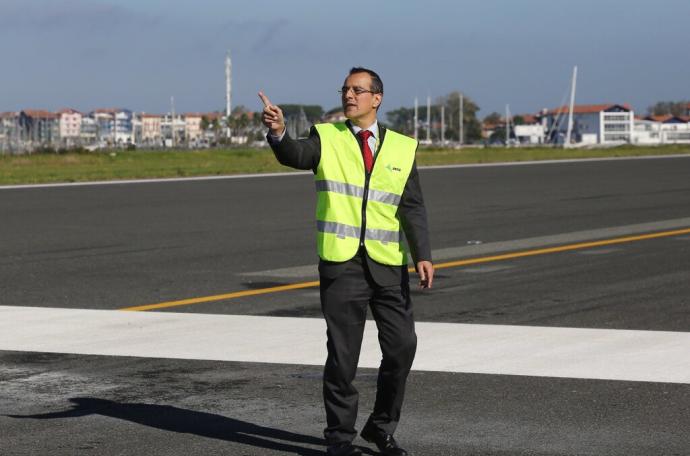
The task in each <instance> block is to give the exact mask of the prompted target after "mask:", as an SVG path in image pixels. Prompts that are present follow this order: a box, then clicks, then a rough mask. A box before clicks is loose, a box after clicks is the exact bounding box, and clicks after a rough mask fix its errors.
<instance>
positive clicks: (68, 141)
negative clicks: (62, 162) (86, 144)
mask: <svg viewBox="0 0 690 456" xmlns="http://www.w3.org/2000/svg"><path fill="white" fill-rule="evenodd" d="M57 114H58V115H59V116H60V143H61V144H62V145H63V146H67V147H71V146H74V145H77V144H79V143H81V119H82V117H83V116H82V114H81V113H80V112H79V111H77V110H75V109H71V108H65V109H61V110H59V111H58V112H57Z"/></svg>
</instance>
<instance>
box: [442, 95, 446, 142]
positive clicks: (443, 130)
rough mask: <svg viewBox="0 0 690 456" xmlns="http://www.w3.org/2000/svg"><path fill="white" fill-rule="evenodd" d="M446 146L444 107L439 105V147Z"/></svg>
mask: <svg viewBox="0 0 690 456" xmlns="http://www.w3.org/2000/svg"><path fill="white" fill-rule="evenodd" d="M445 144H446V105H444V104H442V105H441V145H442V146H444V145H445Z"/></svg>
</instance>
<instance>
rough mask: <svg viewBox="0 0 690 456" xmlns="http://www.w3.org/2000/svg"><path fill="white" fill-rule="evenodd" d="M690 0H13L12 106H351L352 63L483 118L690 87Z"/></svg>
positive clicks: (3, 26) (0, 79)
mask: <svg viewBox="0 0 690 456" xmlns="http://www.w3.org/2000/svg"><path fill="white" fill-rule="evenodd" d="M689 17H690V1H687V0H657V1H653V2H652V1H648V0H647V1H642V0H579V1H577V2H570V1H565V0H550V1H546V0H482V1H475V0H472V1H462V0H457V1H450V0H448V1H446V0H426V1H423V2H420V1H400V0H398V1H394V0H378V1H370V2H364V1H359V0H355V1H350V2H347V3H345V2H334V1H327V0H321V1H316V0H291V1H284V0H283V1H278V0H275V1H274V0H254V1H244V2H239V1H233V0H225V1H220V0H198V1H196V2H190V1H179V0H167V1H162V0H148V1H147V0H137V1H133V0H119V1H105V0H0V111H6V110H16V109H22V108H46V109H51V110H54V109H58V108H61V107H74V108H76V109H80V110H85V111H88V110H90V109H93V108H96V107H111V106H118V107H127V108H130V109H133V110H135V111H145V112H155V113H160V112H166V111H168V110H169V103H170V96H171V95H173V96H174V97H175V103H176V109H177V111H180V112H182V111H210V110H218V109H223V107H224V105H225V103H224V62H223V60H224V56H225V52H226V50H228V49H230V50H231V53H232V58H233V73H234V86H233V89H234V94H233V104H234V105H238V104H242V105H245V106H247V107H249V108H251V109H253V110H259V108H260V101H259V99H258V98H257V97H256V92H257V91H258V90H259V89H263V90H264V91H265V92H266V93H267V94H268V95H269V97H270V98H271V99H272V101H274V102H275V103H306V104H320V105H322V106H323V107H324V108H325V109H329V108H332V107H335V106H337V105H338V104H339V97H338V94H337V92H336V91H337V89H338V88H339V87H340V85H341V84H342V80H343V78H344V76H345V75H346V73H347V71H348V69H349V68H350V67H351V66H354V65H363V66H369V67H371V68H373V69H375V70H376V71H378V72H379V74H380V75H381V76H382V79H383V81H384V85H385V89H386V93H385V97H384V105H383V109H384V111H386V110H390V109H395V108H398V107H400V106H412V104H413V99H414V97H415V96H417V97H419V99H420V103H423V102H424V101H423V100H425V98H426V96H427V95H431V96H432V98H434V97H437V96H440V95H444V94H447V93H449V92H451V91H453V90H462V91H463V92H465V93H466V94H467V95H468V96H469V97H471V98H472V99H473V100H474V101H475V102H476V103H477V104H478V105H479V106H480V108H481V111H480V115H481V116H485V115H487V114H488V113H490V112H491V111H499V112H502V111H503V110H504V107H505V105H506V104H510V106H511V111H512V112H513V113H521V112H534V111H537V110H539V109H540V108H542V107H555V106H557V105H559V104H560V103H561V101H562V100H563V97H564V95H565V94H566V92H567V90H568V85H569V83H570V76H571V72H572V67H573V65H575V64H577V65H578V71H579V78H578V92H577V102H578V103H607V102H612V103H626V102H627V103H631V104H632V105H633V107H634V108H635V110H636V111H639V112H644V111H646V108H647V106H649V105H650V104H652V103H654V102H655V101H661V100H683V99H690V84H689V81H690V58H688V55H690V46H689V44H688V32H687V30H688V28H687V21H688V18H689Z"/></svg>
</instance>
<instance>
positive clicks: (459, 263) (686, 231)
mask: <svg viewBox="0 0 690 456" xmlns="http://www.w3.org/2000/svg"><path fill="white" fill-rule="evenodd" d="M681 234H690V228H684V229H682V230H673V231H661V232H657V233H649V234H641V235H639V236H626V237H620V238H613V239H602V240H601V241H591V242H580V243H577V244H567V245H561V246H558V247H548V248H544V249H536V250H526V251H524V252H512V253H506V254H504V255H494V256H489V257H481V258H470V259H467V260H458V261H449V262H447V263H440V264H437V265H434V269H443V268H454V267H458V266H467V265H470V264H479V263H488V262H491V261H501V260H510V259H513V258H522V257H528V256H535V255H545V254H547V253H558V252H567V251H569V250H580V249H589V248H592V247H601V246H604V245H613V244H623V243H625V242H635V241H644V240H646V239H656V238H662V237H669V236H678V235H681ZM412 271H414V268H410V272H412Z"/></svg>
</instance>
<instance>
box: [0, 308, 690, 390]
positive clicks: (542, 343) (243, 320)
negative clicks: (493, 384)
mask: <svg viewBox="0 0 690 456" xmlns="http://www.w3.org/2000/svg"><path fill="white" fill-rule="evenodd" d="M325 333H326V328H325V324H324V322H323V320H322V319H320V318H288V317H258V316H246V315H209V314H189V313H172V312H121V311H113V310H86V309H57V308H44V307H14V306H0V350H11V351H31V352H51V353H74V354H84V355H111V356H136V357H151V358H178V359H197V360H218V361H241V362H259V363H279V364H304V365H318V366H320V365H322V364H323V362H324V360H325V358H326V340H325V337H326V335H325ZM417 335H418V338H419V347H418V350H417V356H416V359H415V364H414V369H415V370H423V371H443V372H466V373H483V374H502V375H527V376H539V377H568V378H588V379H606V380H629V381H644V382H668V383H690V354H689V353H690V350H689V349H690V333H688V332H669V331H635V330H608V329H583V328H552V327H530V326H506V325H470V324H460V323H427V322H420V323H417ZM380 356H381V355H380V351H379V348H378V342H377V339H376V327H375V325H374V324H373V322H369V323H368V324H367V329H366V331H365V341H364V345H363V347H362V355H361V358H360V366H361V367H378V364H379V361H380Z"/></svg>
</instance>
